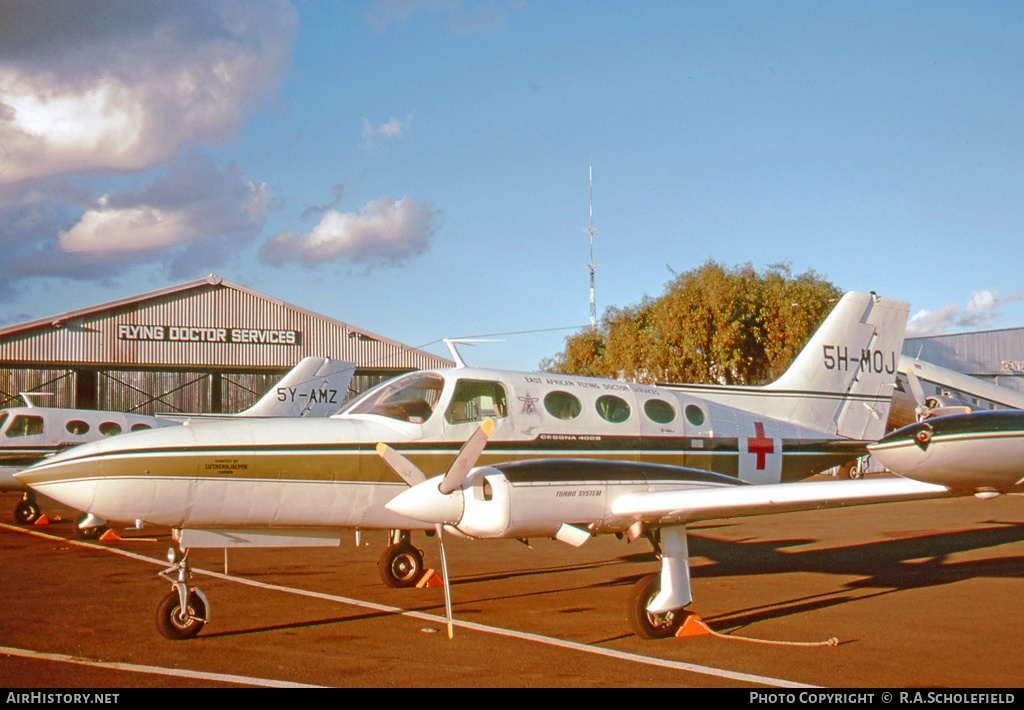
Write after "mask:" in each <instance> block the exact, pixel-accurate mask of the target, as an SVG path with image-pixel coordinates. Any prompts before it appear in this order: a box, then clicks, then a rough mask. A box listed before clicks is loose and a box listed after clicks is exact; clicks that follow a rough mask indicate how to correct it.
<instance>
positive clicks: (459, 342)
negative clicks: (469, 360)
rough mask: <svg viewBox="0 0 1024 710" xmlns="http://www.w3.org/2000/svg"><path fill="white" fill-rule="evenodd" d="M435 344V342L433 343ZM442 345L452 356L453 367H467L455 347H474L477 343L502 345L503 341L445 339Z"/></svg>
mask: <svg viewBox="0 0 1024 710" xmlns="http://www.w3.org/2000/svg"><path fill="white" fill-rule="evenodd" d="M435 342H436V341H435ZM443 342H444V344H445V345H447V346H448V351H449V352H450V353H451V354H452V360H454V361H455V367H469V366H468V365H467V364H466V361H465V360H463V359H462V354H461V353H460V352H459V349H458V348H457V347H456V346H457V345H476V344H477V343H503V342H505V341H504V340H480V339H475V338H463V339H458V338H445V339H444V341H443Z"/></svg>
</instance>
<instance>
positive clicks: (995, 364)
mask: <svg viewBox="0 0 1024 710" xmlns="http://www.w3.org/2000/svg"><path fill="white" fill-rule="evenodd" d="M903 354H904V355H907V356H909V357H914V358H919V359H921V360H924V361H925V362H928V363H931V364H932V365H938V366H939V367H945V368H947V369H949V370H954V371H955V372H961V373H963V374H965V375H971V376H972V377H977V378H978V379H980V380H984V381H985V382H989V383H991V384H993V385H998V386H999V387H1005V388H1006V389H1011V390H1015V391H1017V392H1020V393H1022V394H1024V328H1002V329H999V330H983V331H978V332H974V333H954V334H951V335H929V336H921V337H917V338H907V339H906V340H905V341H904V342H903Z"/></svg>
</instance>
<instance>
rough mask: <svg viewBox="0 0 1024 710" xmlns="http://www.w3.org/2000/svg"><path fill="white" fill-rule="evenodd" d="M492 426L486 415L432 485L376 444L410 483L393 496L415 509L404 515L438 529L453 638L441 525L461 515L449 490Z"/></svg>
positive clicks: (460, 505) (454, 488) (458, 503)
mask: <svg viewBox="0 0 1024 710" xmlns="http://www.w3.org/2000/svg"><path fill="white" fill-rule="evenodd" d="M493 428H494V420H493V419H490V418H488V419H485V420H484V421H483V423H482V424H481V425H480V426H479V428H477V430H476V431H475V432H473V435H472V436H470V437H469V439H467V440H466V443H465V444H463V445H462V448H461V449H459V453H458V455H457V456H456V457H455V460H454V461H452V465H451V466H449V467H448V471H447V472H446V473H445V474H444V477H443V478H441V482H440V483H439V484H438V485H437V488H436V489H435V488H434V487H433V486H421V485H420V484H421V483H424V482H425V481H426V480H427V477H426V475H425V474H424V473H423V471H421V470H420V469H419V467H418V466H417V465H416V464H414V463H413V462H412V461H410V460H409V459H407V458H406V457H405V456H403V455H402V454H400V453H398V452H397V451H395V450H394V449H392V448H391V447H390V446H388V445H387V444H385V443H380V444H377V453H378V454H379V455H380V457H381V458H382V459H384V462H385V463H387V465H388V466H390V467H391V469H392V470H393V471H394V472H395V473H396V474H398V476H399V478H401V479H402V480H403V481H405V482H406V483H407V484H409V487H410V488H409V490H408V491H405V492H404V493H400V494H399V495H398V496H396V498H395V500H397V499H398V498H400V497H405V498H406V500H408V501H410V506H409V508H408V509H409V510H415V512H416V514H415V515H408V516H407V517H411V518H415V519H417V520H423V521H424V522H428V523H433V524H434V530H435V532H436V533H437V541H438V544H439V545H440V546H441V571H442V579H443V581H444V610H445V616H446V617H447V620H448V638H452V595H451V587H450V585H449V583H448V557H447V555H446V554H445V551H444V526H445V525H446V524H449V523H457V522H458V521H459V519H460V518H461V517H462V508H463V501H462V496H461V495H459V496H453V495H452V493H453V492H455V491H457V490H458V489H459V486H461V485H462V483H463V481H465V480H466V476H468V475H469V472H470V471H471V470H473V467H474V466H475V465H476V462H477V459H478V458H480V454H481V453H482V452H483V450H484V447H485V446H486V445H487V438H488V437H489V436H490V435H491V430H492V429H493ZM394 502H395V501H394V500H393V501H392V502H391V503H388V505H387V507H388V509H390V510H392V511H394V512H396V513H399V514H405V512H404V511H405V510H406V509H407V508H406V507H405V506H401V505H399V506H396V507H392V503H394Z"/></svg>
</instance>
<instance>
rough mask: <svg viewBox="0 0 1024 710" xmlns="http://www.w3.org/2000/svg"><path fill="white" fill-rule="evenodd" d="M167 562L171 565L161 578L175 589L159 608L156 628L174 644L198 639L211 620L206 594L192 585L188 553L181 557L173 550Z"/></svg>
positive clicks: (169, 553) (162, 601) (168, 553)
mask: <svg viewBox="0 0 1024 710" xmlns="http://www.w3.org/2000/svg"><path fill="white" fill-rule="evenodd" d="M167 559H168V561H169V562H170V563H171V566H170V567H168V568H167V569H165V570H164V571H163V572H161V573H160V576H161V577H163V578H164V579H166V580H167V581H168V582H170V583H171V586H172V587H173V589H172V590H171V592H170V593H169V594H168V595H167V596H165V597H164V598H163V599H162V600H161V601H160V605H159V606H158V607H157V609H156V628H157V630H158V631H159V632H160V635H161V636H163V637H164V638H166V639H170V640H172V641H180V640H182V639H191V638H195V637H196V636H197V635H198V634H199V632H200V631H202V630H203V627H204V626H205V625H206V622H207V621H209V612H208V609H209V604H208V603H207V601H206V595H205V594H203V593H202V592H201V591H199V590H198V589H196V588H195V587H193V586H191V581H192V570H191V567H190V566H189V564H188V550H185V552H184V554H182V553H179V552H178V550H176V549H175V548H173V547H172V548H171V549H170V550H168V551H167ZM172 575H173V576H172Z"/></svg>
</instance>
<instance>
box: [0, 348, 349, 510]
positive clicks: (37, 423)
mask: <svg viewBox="0 0 1024 710" xmlns="http://www.w3.org/2000/svg"><path fill="white" fill-rule="evenodd" d="M353 367H354V366H353V364H352V363H349V362H344V361H342V360H331V359H329V358H323V357H307V358H304V359H302V360H301V361H300V362H299V363H298V364H296V365H295V367H294V368H292V369H291V370H289V371H288V372H287V373H285V375H284V376H283V377H282V378H281V379H280V380H279V381H278V382H277V383H276V384H275V385H274V386H272V387H271V388H270V390H269V391H267V393H266V394H264V395H263V397H261V398H260V399H259V401H257V402H256V403H255V404H254V405H252V406H251V407H249V408H248V409H246V410H244V411H242V412H238V413H237V414H160V415H157V416H151V415H147V414H130V413H124V412H112V411H99V410H92V409H69V408H64V407H45V406H40V404H41V402H42V401H43V399H42V398H44V397H52V396H53V394H52V393H50V392H22V393H21V397H22V399H24V401H25V405H26V406H24V407H9V408H6V409H0V492H11V491H20V492H21V493H22V498H21V500H20V501H19V502H18V504H17V505H16V506H15V508H14V519H15V520H16V521H17V522H19V523H21V524H23V525H27V524H30V523H32V522H33V521H35V520H36V519H37V518H38V517H39V516H40V515H41V514H42V507H41V506H40V505H39V503H38V501H37V500H36V497H35V493H34V492H33V491H32V490H31V489H30V488H27V487H26V486H25V485H24V484H22V483H21V482H20V481H18V480H17V479H15V478H14V474H15V473H17V472H19V471H21V470H23V469H25V468H27V467H28V466H31V465H32V464H35V463H38V462H39V461H42V460H43V459H44V458H46V457H48V456H52V455H53V454H55V453H57V452H58V451H61V450H63V449H66V448H69V447H71V446H77V445H79V444H82V443H86V442H89V441H95V440H97V439H101V438H104V437H109V436H115V435H118V434H121V433H122V432H129V431H131V432H134V431H143V430H146V429H154V428H159V427H166V426H176V425H180V424H182V423H184V422H187V421H194V420H198V419H200V418H225V417H325V416H328V415H330V414H334V413H335V412H337V411H338V410H339V409H340V408H341V405H342V404H343V402H344V400H345V397H346V395H347V394H348V386H349V383H350V382H351V380H352V374H353V371H354V370H353ZM90 529H92V530H96V529H98V528H95V527H94V528H83V530H90Z"/></svg>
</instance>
